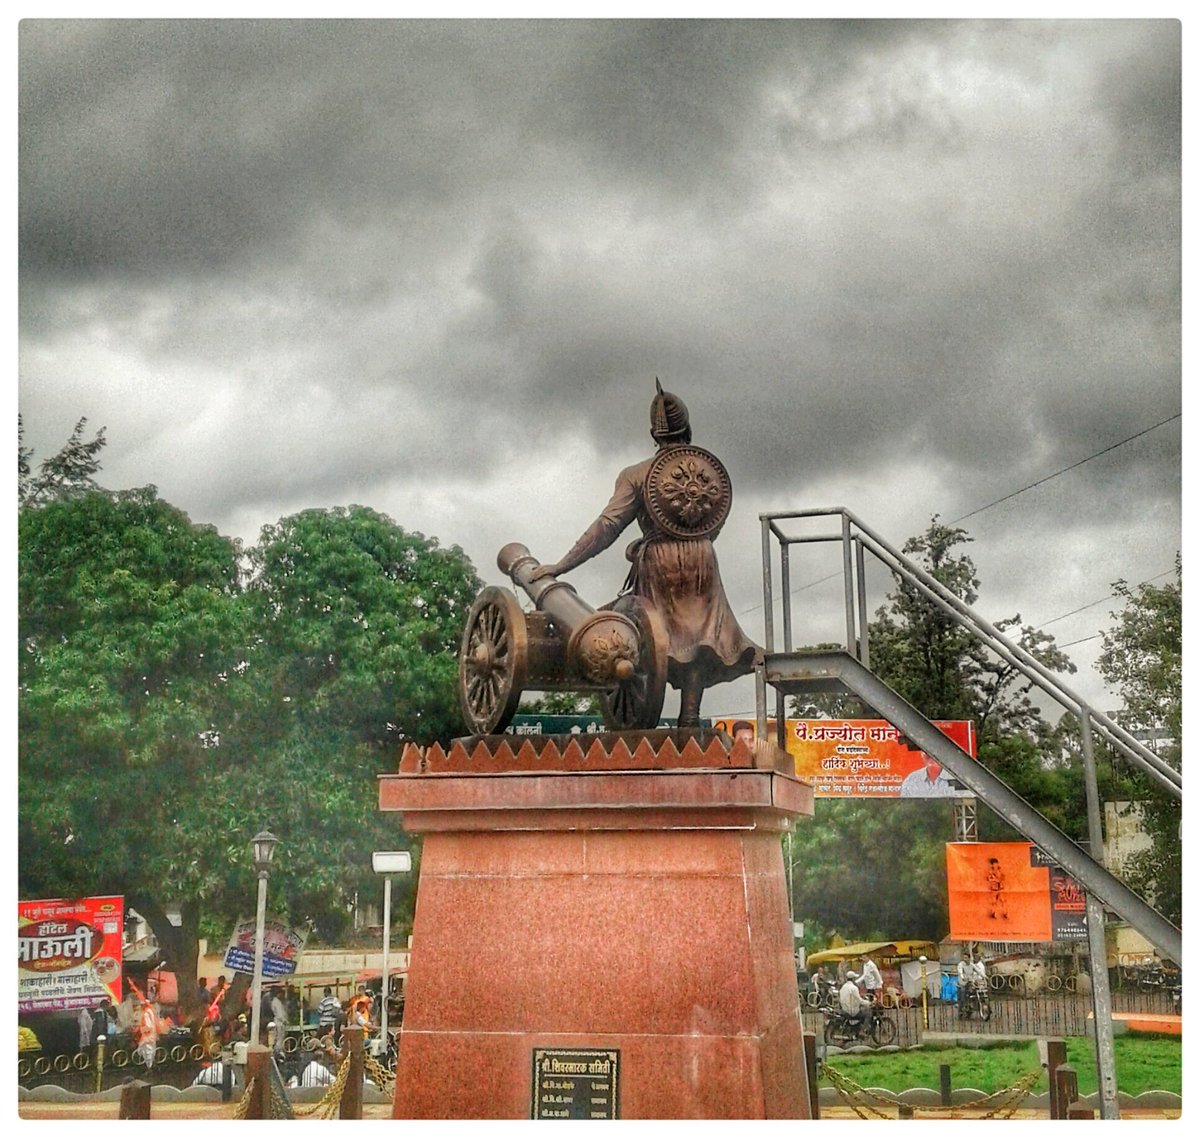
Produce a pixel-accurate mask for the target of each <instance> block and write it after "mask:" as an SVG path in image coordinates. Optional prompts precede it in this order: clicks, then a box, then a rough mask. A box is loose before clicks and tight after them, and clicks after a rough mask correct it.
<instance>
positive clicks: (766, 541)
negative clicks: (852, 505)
mask: <svg viewBox="0 0 1200 1138" xmlns="http://www.w3.org/2000/svg"><path fill="white" fill-rule="evenodd" d="M820 517H836V518H839V519H840V521H841V526H840V532H839V533H836V534H818V535H806V536H790V535H789V534H787V533H785V531H784V529H783V527H782V526H781V523H783V522H786V521H790V520H799V519H809V518H820ZM759 520H760V522H761V523H762V547H763V608H764V614H765V632H766V644H765V648H766V651H767V653H768V654H770V653H774V652H776V651H780V650H782V651H783V652H789V653H790V652H792V651H794V646H793V643H792V641H793V622H792V608H791V599H792V594H791V568H790V556H789V551H790V547H791V546H793V545H801V544H809V543H814V542H817V543H821V542H840V543H841V545H842V570H841V576H842V585H843V599H844V607H845V621H846V651H847V652H848V653H849V654H850V655H852V656H853V657H855V659H857V660H858V661H859V662H860V663H862V664H863V665H864V666H865V667H867V668H869V667H870V666H871V665H870V642H869V635H868V621H869V614H868V612H867V602H866V558H865V554H866V553H867V552H870V553H871V554H872V555H873V556H874V557H876V558H877V559H878V560H879V561H880V562H881V563H882V564H883V565H884V566H885V567H886V568H887V569H888V570H889V571H890V572H891V573H893V574H894V575H895V576H896V577H899V578H901V579H902V580H904V581H907V582H908V583H910V584H911V585H912V586H913V587H914V588H916V589H917V591H918V592H920V593H921V594H922V596H924V597H925V599H926V600H928V601H929V603H930V604H931V605H933V606H934V607H935V608H937V609H938V610H939V611H940V612H942V613H944V614H945V615H947V616H948V617H950V618H951V619H952V620H953V621H955V623H957V624H958V625H959V626H960V627H962V628H964V629H966V630H967V632H969V633H970V634H971V635H973V636H974V637H975V638H976V639H978V640H979V641H980V642H981V643H982V644H983V645H984V646H985V647H986V648H988V649H989V650H990V651H992V652H994V653H995V654H996V655H997V656H999V657H1000V658H1001V659H1002V660H1004V661H1005V662H1006V663H1008V664H1010V665H1011V666H1012V667H1014V668H1016V669H1017V670H1018V671H1019V672H1020V673H1021V674H1022V675H1024V676H1026V677H1027V678H1028V679H1029V680H1030V681H1031V682H1033V683H1034V684H1036V685H1037V686H1038V688H1040V689H1041V690H1042V691H1043V692H1045V693H1046V695H1048V696H1050V698H1051V699H1053V700H1055V701H1056V702H1057V703H1058V704H1060V705H1061V706H1062V707H1063V708H1065V709H1066V710H1068V711H1070V712H1071V713H1073V714H1074V715H1076V716H1077V717H1078V718H1079V719H1080V720H1081V722H1082V724H1083V726H1082V730H1084V731H1085V732H1086V731H1088V730H1090V731H1092V732H1094V733H1095V734H1096V735H1097V736H1099V737H1100V738H1102V739H1103V740H1104V741H1105V742H1106V743H1108V744H1109V746H1110V747H1112V748H1113V750H1114V751H1115V752H1116V753H1117V754H1118V755H1120V756H1121V757H1122V758H1123V759H1124V760H1125V761H1127V762H1128V763H1130V764H1131V765H1132V766H1134V767H1137V768H1138V769H1139V770H1141V771H1143V772H1144V773H1145V774H1147V775H1148V776H1149V777H1150V778H1151V779H1152V780H1153V781H1154V782H1155V783H1157V784H1158V785H1159V786H1160V787H1161V788H1162V789H1163V790H1165V791H1166V792H1167V793H1168V794H1170V795H1172V796H1173V797H1175V798H1178V799H1182V798H1183V776H1182V774H1181V773H1180V772H1179V771H1177V770H1176V769H1175V768H1174V767H1172V766H1171V765H1170V764H1169V763H1167V762H1166V761H1165V760H1163V759H1162V758H1160V757H1159V756H1158V755H1157V754H1155V753H1154V751H1152V750H1151V749H1150V748H1149V747H1147V746H1146V745H1145V744H1144V743H1142V742H1141V741H1140V740H1139V739H1137V738H1135V737H1134V736H1133V735H1132V734H1130V732H1128V731H1127V730H1125V728H1123V727H1122V726H1121V725H1120V724H1118V723H1116V722H1114V721H1113V720H1112V719H1110V718H1109V717H1108V716H1106V715H1103V714H1102V713H1100V712H1098V711H1096V710H1095V708H1093V707H1091V706H1089V704H1088V703H1087V701H1086V700H1084V699H1083V698H1082V697H1081V696H1080V695H1078V694H1077V693H1076V692H1074V691H1073V690H1072V689H1071V688H1069V687H1068V686H1067V685H1066V684H1065V683H1064V682H1063V681H1062V679H1061V678H1060V677H1059V676H1057V675H1056V674H1055V673H1054V672H1052V671H1051V670H1050V669H1049V668H1047V667H1046V666H1045V665H1044V664H1043V663H1042V662H1041V661H1040V660H1038V659H1037V658H1036V657H1035V656H1033V655H1032V654H1030V653H1029V652H1028V651H1027V650H1026V649H1024V648H1022V647H1021V646H1020V645H1019V644H1016V643H1014V642H1013V641H1011V640H1009V639H1008V638H1007V637H1006V636H1004V634H1003V633H1001V632H1000V631H999V630H998V629H997V628H996V627H995V626H994V625H992V624H991V623H989V622H988V621H986V620H984V619H983V618H982V617H980V616H979V615H978V614H977V613H975V612H973V611H972V610H971V609H970V608H969V607H968V606H967V605H966V604H965V603H964V602H963V601H962V599H961V598H959V597H957V596H955V595H954V594H953V593H952V592H950V590H949V589H947V588H946V587H945V586H944V585H943V584H942V583H941V582H940V581H938V580H937V579H936V578H934V577H933V576H931V575H930V574H929V573H928V572H926V571H925V570H924V569H923V568H922V567H921V566H919V565H917V564H916V563H915V562H913V561H912V560H910V559H909V558H907V557H905V556H904V554H902V553H901V552H900V551H899V550H898V549H896V548H895V547H894V546H892V545H890V544H889V543H888V542H887V541H885V540H884V539H883V538H882V537H881V536H880V535H879V534H877V533H876V532H875V531H874V530H872V529H870V527H868V526H867V525H865V524H864V523H863V522H862V521H861V520H860V519H859V518H857V517H856V516H855V515H854V514H853V513H852V512H851V511H850V510H847V509H846V508H845V507H840V506H835V507H827V508H821V509H811V510H794V511H788V512H781V513H768V514H761V515H759ZM772 537H773V538H775V540H776V541H777V542H778V543H779V548H780V554H779V560H780V600H781V613H782V624H783V630H782V631H783V644H782V648H778V647H777V646H776V642H775V588H774V573H773V570H772V558H771V539H772ZM763 695H765V693H763V692H760V698H762V697H763ZM779 702H780V704H782V697H780V699H779ZM777 714H778V718H779V719H780V721H782V720H783V718H784V716H783V714H782V709H780V710H779V712H778V713H777Z"/></svg>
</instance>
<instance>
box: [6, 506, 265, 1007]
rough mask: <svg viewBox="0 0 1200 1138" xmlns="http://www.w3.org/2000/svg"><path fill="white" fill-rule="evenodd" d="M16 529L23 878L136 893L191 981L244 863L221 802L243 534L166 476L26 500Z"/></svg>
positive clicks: (239, 627)
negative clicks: (150, 483) (166, 484)
mask: <svg viewBox="0 0 1200 1138" xmlns="http://www.w3.org/2000/svg"><path fill="white" fill-rule="evenodd" d="M19 539H20V544H19V556H18V562H19V570H18V599H19V608H18V638H19V640H18V676H17V679H18V692H19V700H18V726H19V742H18V789H19V808H18V872H19V879H20V883H21V888H22V890H23V891H24V892H26V893H28V894H32V895H33V896H38V895H41V896H47V895H49V896H71V895H80V894H85V893H88V892H95V891H96V890H97V889H101V890H102V891H104V892H114V893H122V894H124V895H125V897H126V899H127V902H128V903H130V904H132V905H133V906H134V907H135V908H137V909H138V911H139V912H142V913H143V915H144V916H146V917H147V919H149V920H151V921H152V924H153V927H154V930H155V932H156V934H157V935H158V936H159V938H160V943H161V944H162V945H163V946H164V948H165V950H166V951H167V952H168V954H169V955H170V956H171V958H172V961H173V963H175V964H176V966H177V968H179V970H180V971H182V972H183V973H184V974H185V975H186V974H188V973H189V972H190V975H191V976H192V977H193V978H194V976H195V953H196V946H195V934H196V930H197V928H198V919H199V914H200V910H201V905H202V902H203V901H204V900H205V899H206V898H208V897H210V896H212V895H213V894H215V893H219V892H220V891H221V890H222V889H224V888H228V887H229V885H230V884H231V882H230V878H231V874H232V870H233V868H234V867H233V866H232V865H231V863H230V860H229V857H228V856H227V851H226V843H227V840H228V839H227V834H226V833H225V832H223V829H224V827H223V826H222V825H221V820H220V819H217V823H216V824H213V822H212V820H211V819H209V818H208V817H207V814H206V808H207V805H208V802H209V789H210V788H209V774H210V772H212V771H213V759H214V758H216V757H217V756H220V755H222V754H223V753H222V752H221V751H220V748H219V746H218V742H219V737H220V731H221V729H222V726H223V724H224V722H226V721H227V720H228V718H229V716H230V714H231V710H232V708H233V707H234V706H235V705H236V702H237V699H238V694H239V688H240V679H239V672H238V665H239V663H240V661H241V658H242V645H243V644H244V643H245V640H246V635H245V623H244V614H243V612H242V611H241V608H240V604H239V587H238V570H237V555H238V549H237V544H236V542H233V541H230V540H229V539H227V538H223V537H221V536H220V535H219V534H217V533H216V531H215V530H214V529H212V527H207V526H195V525H193V524H192V523H191V522H190V521H189V519H188V518H187V516H186V515H185V514H183V513H182V512H181V511H179V510H177V509H176V508H175V507H173V506H171V505H169V504H168V503H166V502H163V501H161V500H160V499H159V498H158V497H157V494H156V493H155V491H154V489H153V487H147V488H145V489H143V490H135V491H129V492H126V493H121V494H113V495H110V494H106V493H102V492H97V491H92V492H89V493H86V494H84V495H83V496H81V497H68V498H66V499H64V500H60V501H54V502H50V503H49V504H47V505H45V506H43V507H41V508H39V509H25V510H23V511H22V512H21V514H20V517H19ZM244 860H245V859H243V861H244ZM168 900H170V901H178V902H179V903H180V906H181V911H182V917H183V925H182V927H181V928H179V929H176V928H174V927H173V926H171V925H170V924H169V922H167V921H166V917H165V913H164V912H163V911H162V910H163V906H164V905H165V902H166V901H168ZM193 987H194V985H193Z"/></svg>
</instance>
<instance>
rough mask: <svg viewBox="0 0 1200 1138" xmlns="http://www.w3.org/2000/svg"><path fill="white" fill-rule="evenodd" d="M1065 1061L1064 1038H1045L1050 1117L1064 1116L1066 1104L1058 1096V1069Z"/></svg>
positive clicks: (1065, 1046) (1065, 1114) (1065, 1047)
mask: <svg viewBox="0 0 1200 1138" xmlns="http://www.w3.org/2000/svg"><path fill="white" fill-rule="evenodd" d="M1066 1061H1067V1041H1066V1040H1065V1039H1047V1040H1046V1064H1045V1066H1046V1081H1047V1085H1048V1086H1049V1088H1050V1117H1051V1118H1052V1119H1058V1118H1066V1117H1067V1111H1066V1104H1065V1103H1064V1102H1062V1100H1061V1099H1060V1098H1059V1089H1058V1069H1059V1068H1060V1067H1061V1066H1062V1065H1063V1064H1064V1063H1065V1062H1066Z"/></svg>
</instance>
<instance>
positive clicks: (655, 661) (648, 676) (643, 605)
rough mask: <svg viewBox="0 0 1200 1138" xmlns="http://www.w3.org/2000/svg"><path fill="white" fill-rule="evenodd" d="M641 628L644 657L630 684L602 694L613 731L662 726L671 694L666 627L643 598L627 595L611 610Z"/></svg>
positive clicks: (616, 685) (603, 709) (607, 724)
mask: <svg viewBox="0 0 1200 1138" xmlns="http://www.w3.org/2000/svg"><path fill="white" fill-rule="evenodd" d="M609 607H610V608H611V609H612V610H613V611H614V612H619V613H620V614H621V615H622V616H626V617H628V618H629V619H630V620H631V621H633V623H634V624H635V625H636V626H637V630H638V638H639V640H640V641H641V653H640V655H639V657H638V664H637V669H636V670H635V671H634V673H633V675H632V676H630V677H629V679H627V680H622V681H620V682H618V683H614V684H613V686H612V687H610V688H606V689H605V690H603V691H601V692H600V693H599V697H600V711H601V714H602V715H603V716H604V725H605V727H607V728H609V730H611V731H634V730H638V729H642V730H646V729H649V728H651V727H657V726H658V719H659V716H660V715H661V714H662V706H663V699H664V698H665V697H666V694H667V651H668V648H669V646H670V642H669V640H668V639H667V630H666V626H665V625H664V624H663V621H662V617H660V616H659V615H658V611H657V610H656V609H655V608H654V607H653V606H652V605H650V604H647V602H646V601H645V600H643V599H642V598H641V597H635V596H632V595H627V596H624V597H621V598H619V599H618V600H617V601H616V602H615V603H614V604H612V605H610V606H609Z"/></svg>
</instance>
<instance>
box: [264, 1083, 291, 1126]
mask: <svg viewBox="0 0 1200 1138" xmlns="http://www.w3.org/2000/svg"><path fill="white" fill-rule="evenodd" d="M267 1098H268V1100H269V1101H268V1103H267V1113H268V1114H269V1115H270V1116H271V1121H272V1122H278V1121H279V1120H280V1119H287V1118H291V1117H292V1116H293V1115H292V1107H291V1103H289V1102H288V1101H287V1097H286V1096H285V1095H284V1093H283V1092H282V1091H281V1090H280V1089H279V1088H278V1087H277V1086H275V1084H274V1082H272V1083H271V1084H270V1085H269V1086H268V1087H267Z"/></svg>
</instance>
